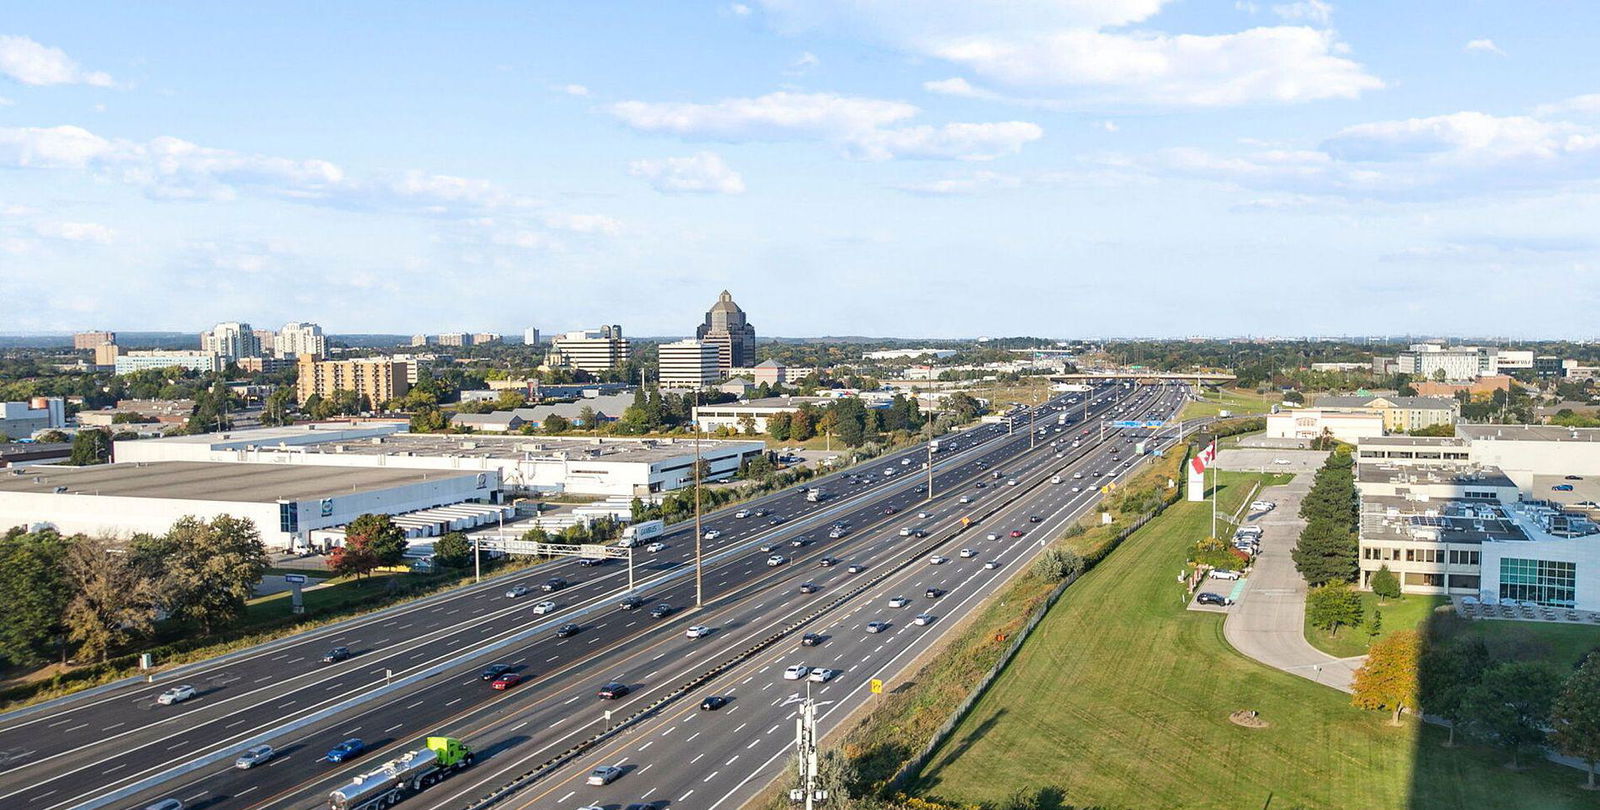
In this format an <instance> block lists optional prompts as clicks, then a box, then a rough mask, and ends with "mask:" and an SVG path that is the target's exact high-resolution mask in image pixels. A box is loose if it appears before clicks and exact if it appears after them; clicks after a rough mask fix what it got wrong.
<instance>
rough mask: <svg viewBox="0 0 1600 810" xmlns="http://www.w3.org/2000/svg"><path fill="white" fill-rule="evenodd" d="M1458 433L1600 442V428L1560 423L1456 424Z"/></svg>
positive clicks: (1475, 436)
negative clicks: (1561, 424)
mask: <svg viewBox="0 0 1600 810" xmlns="http://www.w3.org/2000/svg"><path fill="white" fill-rule="evenodd" d="M1456 435H1458V436H1464V437H1466V438H1468V439H1474V440H1479V439H1481V440H1495V439H1503V440H1508V441H1522V442H1600V428H1569V427H1562V426H1560V425H1469V424H1465V423H1463V424H1459V425H1456Z"/></svg>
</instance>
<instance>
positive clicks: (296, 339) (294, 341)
mask: <svg viewBox="0 0 1600 810" xmlns="http://www.w3.org/2000/svg"><path fill="white" fill-rule="evenodd" d="M273 345H274V347H275V349H276V352H274V353H275V354H277V355H278V356H279V357H284V358H288V357H293V358H296V359H299V358H301V357H310V358H313V359H316V360H322V359H324V358H326V357H327V356H328V338H327V336H326V335H324V334H322V327H320V326H318V325H316V324H314V323H286V324H284V325H283V329H281V330H279V331H278V335H277V340H276V341H275V343H274V344H273Z"/></svg>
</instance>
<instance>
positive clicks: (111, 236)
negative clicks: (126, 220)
mask: <svg viewBox="0 0 1600 810" xmlns="http://www.w3.org/2000/svg"><path fill="white" fill-rule="evenodd" d="M33 232H34V233H36V234H38V235H39V236H42V237H45V238H46V239H60V240H62V241H65V242H92V243H94V244H98V245H108V244H111V242H112V241H113V240H115V239H116V237H117V232H116V231H114V230H112V229H111V228H108V227H106V226H104V225H100V224H98V223H94V222H40V223H38V224H36V225H34V226H33Z"/></svg>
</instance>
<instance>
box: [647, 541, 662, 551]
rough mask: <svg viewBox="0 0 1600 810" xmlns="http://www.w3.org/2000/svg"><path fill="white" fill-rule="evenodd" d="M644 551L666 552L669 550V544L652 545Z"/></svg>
mask: <svg viewBox="0 0 1600 810" xmlns="http://www.w3.org/2000/svg"><path fill="white" fill-rule="evenodd" d="M644 550H645V551H650V552H656V551H666V550H667V544H666V543H651V544H650V545H648V546H645V547H644Z"/></svg>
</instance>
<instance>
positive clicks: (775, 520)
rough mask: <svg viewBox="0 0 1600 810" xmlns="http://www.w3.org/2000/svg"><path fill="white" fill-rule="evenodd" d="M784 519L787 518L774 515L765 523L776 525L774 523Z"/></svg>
mask: <svg viewBox="0 0 1600 810" xmlns="http://www.w3.org/2000/svg"><path fill="white" fill-rule="evenodd" d="M785 520H788V518H785V517H784V516H783V515H774V516H773V517H772V519H771V520H768V521H767V525H768V526H776V525H778V524H780V523H782V522H784V521H785Z"/></svg>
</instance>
